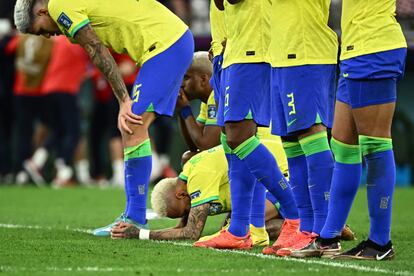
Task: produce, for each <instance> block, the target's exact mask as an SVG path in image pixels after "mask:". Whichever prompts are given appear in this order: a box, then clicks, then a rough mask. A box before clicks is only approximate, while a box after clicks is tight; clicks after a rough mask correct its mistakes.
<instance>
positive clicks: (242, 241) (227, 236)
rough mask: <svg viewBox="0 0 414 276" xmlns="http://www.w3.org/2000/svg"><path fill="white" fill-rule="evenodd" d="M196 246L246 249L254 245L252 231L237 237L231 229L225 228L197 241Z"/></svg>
mask: <svg viewBox="0 0 414 276" xmlns="http://www.w3.org/2000/svg"><path fill="white" fill-rule="evenodd" d="M193 246H194V247H205V248H216V249H238V250H246V249H251V248H252V247H253V242H252V239H251V237H250V232H249V233H247V235H246V236H244V237H236V236H234V235H233V234H231V233H230V232H229V231H227V230H225V229H223V230H221V231H220V234H219V235H217V236H214V237H212V238H211V239H208V240H204V241H196V242H195V243H194V244H193Z"/></svg>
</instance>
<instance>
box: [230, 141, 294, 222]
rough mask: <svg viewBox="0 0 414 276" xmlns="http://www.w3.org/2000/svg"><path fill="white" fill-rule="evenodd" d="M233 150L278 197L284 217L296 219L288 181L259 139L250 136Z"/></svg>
mask: <svg viewBox="0 0 414 276" xmlns="http://www.w3.org/2000/svg"><path fill="white" fill-rule="evenodd" d="M233 152H234V154H236V155H237V156H238V158H239V159H240V160H242V161H243V162H244V163H245V164H246V167H247V168H248V169H249V170H250V172H251V173H252V174H253V175H254V176H255V177H256V179H257V180H258V181H259V182H260V183H262V184H263V185H264V186H265V188H266V189H267V190H268V191H269V192H270V193H272V194H273V195H274V196H275V197H276V198H277V199H278V201H279V203H280V205H281V206H283V210H284V211H285V213H284V215H285V217H286V218H287V219H298V211H297V208H296V204H295V200H294V198H293V195H292V191H291V190H290V187H289V183H288V182H287V180H286V179H285V177H284V176H283V174H282V172H281V171H280V169H279V166H278V165H277V162H276V159H275V158H274V157H273V155H272V154H271V153H270V151H269V150H268V149H267V148H266V147H265V146H264V145H263V144H262V143H260V141H259V139H258V138H257V137H256V136H252V137H250V138H249V139H247V140H246V141H244V142H243V143H242V144H241V145H239V146H238V147H237V148H236V149H234V150H233ZM232 166H233V165H232Z"/></svg>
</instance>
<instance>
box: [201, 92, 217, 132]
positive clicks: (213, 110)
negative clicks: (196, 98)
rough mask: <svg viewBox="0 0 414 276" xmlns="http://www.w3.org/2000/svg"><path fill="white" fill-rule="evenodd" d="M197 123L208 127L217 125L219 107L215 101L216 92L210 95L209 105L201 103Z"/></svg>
mask: <svg viewBox="0 0 414 276" xmlns="http://www.w3.org/2000/svg"><path fill="white" fill-rule="evenodd" d="M197 122H199V123H202V124H204V125H206V126H216V125H217V105H216V100H214V91H212V92H211V93H210V96H209V97H208V100H207V103H203V102H201V105H200V113H199V114H198V116H197Z"/></svg>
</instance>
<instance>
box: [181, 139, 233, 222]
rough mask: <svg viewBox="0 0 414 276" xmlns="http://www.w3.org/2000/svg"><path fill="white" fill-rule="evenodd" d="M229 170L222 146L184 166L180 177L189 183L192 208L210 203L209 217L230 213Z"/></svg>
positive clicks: (200, 154) (188, 188) (206, 151)
mask: <svg viewBox="0 0 414 276" xmlns="http://www.w3.org/2000/svg"><path fill="white" fill-rule="evenodd" d="M227 168H228V167H227V160H226V157H225V154H224V150H223V147H222V146H217V147H214V148H211V149H209V150H205V151H202V152H200V153H199V154H197V155H195V156H193V157H192V158H191V159H190V160H189V161H188V162H187V163H185V164H184V167H183V171H182V173H180V175H179V177H180V178H181V179H182V180H184V181H186V182H187V191H188V194H189V195H190V198H191V207H196V206H199V205H202V204H205V203H210V211H209V215H216V214H220V213H225V212H230V210H231V199H230V186H229V179H228V176H227Z"/></svg>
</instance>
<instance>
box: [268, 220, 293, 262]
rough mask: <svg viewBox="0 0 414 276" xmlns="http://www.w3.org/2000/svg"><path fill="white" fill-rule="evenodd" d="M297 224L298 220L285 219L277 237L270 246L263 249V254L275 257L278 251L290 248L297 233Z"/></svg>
mask: <svg viewBox="0 0 414 276" xmlns="http://www.w3.org/2000/svg"><path fill="white" fill-rule="evenodd" d="M299 223H300V220H299V219H285V221H284V222H283V224H282V229H281V230H280V234H279V237H278V238H277V240H276V241H275V243H274V244H273V245H272V246H267V247H265V248H264V249H263V251H262V252H263V254H265V255H276V254H277V251H278V250H279V249H281V248H286V247H290V246H292V245H293V241H294V240H295V239H296V236H297V232H298V231H299Z"/></svg>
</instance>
